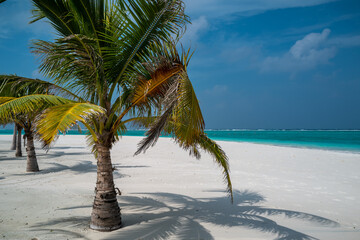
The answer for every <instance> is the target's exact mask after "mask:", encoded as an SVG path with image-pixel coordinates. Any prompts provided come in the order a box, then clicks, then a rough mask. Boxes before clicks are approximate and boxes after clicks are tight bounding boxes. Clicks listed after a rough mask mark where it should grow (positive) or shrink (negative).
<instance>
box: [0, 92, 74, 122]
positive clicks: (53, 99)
mask: <svg viewBox="0 0 360 240" xmlns="http://www.w3.org/2000/svg"><path fill="white" fill-rule="evenodd" d="M7 99H8V101H6V102H3V103H2V104H1V105H0V118H11V117H12V116H13V115H15V114H29V113H34V112H39V111H41V110H42V109H44V108H46V107H48V106H53V105H59V104H64V103H68V102H70V100H68V99H65V98H62V97H58V96H52V95H45V94H35V95H28V96H23V97H19V98H7Z"/></svg>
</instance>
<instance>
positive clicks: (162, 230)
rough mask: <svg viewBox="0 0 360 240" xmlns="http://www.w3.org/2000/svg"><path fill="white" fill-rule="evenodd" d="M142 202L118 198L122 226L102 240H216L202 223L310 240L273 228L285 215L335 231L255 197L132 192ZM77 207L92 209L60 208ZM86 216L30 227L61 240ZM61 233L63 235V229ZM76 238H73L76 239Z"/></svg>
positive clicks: (236, 193) (326, 222)
mask: <svg viewBox="0 0 360 240" xmlns="http://www.w3.org/2000/svg"><path fill="white" fill-rule="evenodd" d="M134 194H139V195H140V194H141V195H146V197H137V196H120V197H119V198H118V200H119V205H120V207H121V208H122V209H123V214H122V219H123V227H122V228H121V229H119V230H116V231H114V232H111V233H107V234H104V237H102V238H101V239H103V240H105V239H106V240H125V239H141V240H145V239H146V240H148V239H149V240H160V239H168V238H171V237H174V236H175V237H176V239H189V240H190V239H198V240H200V239H203V240H212V239H215V238H214V237H213V236H212V235H211V233H210V231H209V230H207V229H206V228H205V227H204V226H202V225H201V223H202V222H203V223H211V224H214V225H218V226H223V227H244V228H248V229H253V230H256V231H261V232H265V233H271V234H273V235H274V239H276V240H290V239H291V240H312V239H316V238H314V237H312V236H309V235H307V234H306V233H302V232H298V231H295V230H293V229H291V228H288V227H285V226H282V225H279V224H277V223H276V222H275V221H273V220H271V219H270V218H268V216H274V215H283V216H285V217H287V218H294V219H299V220H305V221H309V222H312V223H315V224H319V225H323V226H327V227H337V226H339V224H338V223H337V222H335V221H332V220H330V219H326V218H323V217H320V216H316V215H312V214H308V213H304V212H296V211H291V210H285V209H273V208H265V207H262V206H259V205H260V204H261V203H262V202H264V201H265V198H264V197H263V196H262V195H260V194H259V193H256V192H251V191H234V204H233V205H232V204H231V203H230V201H229V198H227V197H226V196H224V197H217V198H192V197H189V196H186V195H180V194H173V193H134ZM78 208H89V209H90V208H91V205H82V206H73V207H68V208H62V209H58V210H59V211H73V210H76V209H78ZM89 220H90V219H89V217H87V216H72V217H65V218H58V219H53V220H49V221H47V222H42V223H38V224H36V225H33V226H32V230H33V231H42V230H46V229H48V228H51V229H52V231H54V232H55V231H56V232H57V233H59V234H60V233H61V234H63V235H62V236H74V234H75V235H79V236H81V237H82V238H83V239H86V237H85V236H82V234H81V233H76V232H73V231H72V230H71V229H67V228H68V226H73V227H76V228H78V229H88V226H89ZM64 229H65V230H64ZM79 236H77V237H79Z"/></svg>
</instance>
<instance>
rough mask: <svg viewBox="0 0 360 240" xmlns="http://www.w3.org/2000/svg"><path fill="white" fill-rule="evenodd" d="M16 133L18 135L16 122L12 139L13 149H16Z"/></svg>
mask: <svg viewBox="0 0 360 240" xmlns="http://www.w3.org/2000/svg"><path fill="white" fill-rule="evenodd" d="M16 135H17V127H16V124H14V134H13V139H12V144H11V150H16Z"/></svg>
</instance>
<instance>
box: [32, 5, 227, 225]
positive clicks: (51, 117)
mask: <svg viewBox="0 0 360 240" xmlns="http://www.w3.org/2000/svg"><path fill="white" fill-rule="evenodd" d="M32 2H33V4H34V10H33V14H34V21H37V20H40V19H45V20H47V21H48V22H49V23H50V24H51V26H52V27H53V28H54V29H55V30H56V39H55V40H54V41H41V40H37V41H34V42H33V44H32V51H33V53H35V54H36V55H37V56H38V57H39V58H40V60H41V65H40V70H41V72H42V73H43V74H44V75H45V76H46V77H48V78H50V79H53V84H54V85H58V86H59V87H62V88H64V89H67V90H68V91H69V92H71V94H73V95H76V100H77V103H74V102H71V103H66V104H63V105H58V106H54V107H51V108H48V109H47V110H46V111H45V112H44V113H43V114H42V116H41V117H40V118H39V120H38V122H37V123H36V129H37V131H38V133H39V135H40V136H41V138H42V140H43V141H44V143H45V144H46V145H50V144H51V143H52V142H53V140H54V139H55V138H56V136H57V134H58V133H59V132H65V131H67V130H68V129H69V128H70V127H71V126H72V125H73V124H76V123H78V122H81V123H82V124H84V126H85V127H86V128H87V129H88V142H89V144H90V145H91V146H92V147H93V151H94V153H95V156H96V159H97V181H96V188H95V199H94V204H93V210H92V214H91V223H90V227H91V228H92V229H96V230H99V231H111V230H115V229H117V228H120V226H121V214H120V208H119V206H118V202H117V198H116V192H115V186H114V181H113V173H112V172H113V166H112V163H111V155H110V150H111V148H112V146H113V144H114V143H115V142H117V141H118V140H119V138H120V137H121V135H122V134H124V133H125V132H126V129H127V126H128V125H129V124H134V125H136V126H142V127H146V128H148V129H149V130H148V132H147V133H146V137H145V138H144V140H142V141H141V142H140V143H139V148H138V151H137V153H140V152H142V151H145V150H146V149H148V148H149V147H150V146H153V145H154V144H155V143H156V141H157V139H158V138H159V136H160V135H161V134H168V135H170V136H171V137H173V138H174V139H175V142H176V143H177V144H179V145H180V146H181V147H182V148H184V149H186V150H188V151H189V152H190V154H192V155H195V156H196V157H200V152H199V149H200V148H201V149H203V150H205V151H206V152H208V153H210V154H212V155H213V156H214V159H215V161H216V162H217V163H218V164H219V165H220V166H221V167H222V168H223V174H224V179H225V182H226V183H227V190H228V192H229V194H230V195H231V198H232V187H231V181H230V176H229V166H228V161H227V157H226V155H225V153H224V152H223V150H222V149H221V148H220V147H219V146H218V145H217V144H216V143H215V142H214V141H212V140H210V139H209V138H208V137H207V136H206V134H205V133H204V128H205V124H204V120H203V117H202V114H201V111H200V107H199V103H198V100H197V98H196V95H195V92H194V89H193V87H192V84H191V82H190V80H189V77H188V74H187V66H188V63H189V59H190V54H189V51H186V52H185V51H183V50H182V52H181V53H178V49H177V45H176V44H177V40H178V38H179V37H180V36H181V34H182V33H183V31H184V28H185V25H186V23H187V22H188V21H189V19H188V17H187V16H186V15H185V14H184V3H183V2H182V1H181V0H152V1H149V0H126V1H125V0H117V1H113V0H32ZM173 38H175V40H173ZM42 98H43V99H45V97H44V96H42ZM46 101H50V100H49V99H47V100H46ZM31 102H32V101H31V100H30V101H28V102H27V103H26V104H31ZM84 104H87V105H86V106H87V107H84V106H85V105H84ZM91 110H92V111H91ZM96 112H100V113H101V114H100V115H97V114H95V113H96Z"/></svg>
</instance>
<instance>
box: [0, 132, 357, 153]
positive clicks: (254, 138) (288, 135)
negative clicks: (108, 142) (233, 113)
mask: <svg viewBox="0 0 360 240" xmlns="http://www.w3.org/2000/svg"><path fill="white" fill-rule="evenodd" d="M12 133H13V131H12V130H7V129H1V130H0V134H1V135H3V134H12ZM206 133H207V135H208V136H209V137H210V138H211V139H214V140H221V141H234V142H251V143H262V144H271V145H280V146H293V147H303V148H321V149H329V150H341V151H352V152H359V153H360V130H353V131H338V130H336V131H335V130H327V131H323V130H207V131H206ZM68 134H73V135H81V134H84V133H79V132H78V131H75V130H71V131H69V132H68ZM144 134H145V131H144V130H129V131H128V132H127V133H126V134H125V135H126V136H144Z"/></svg>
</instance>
